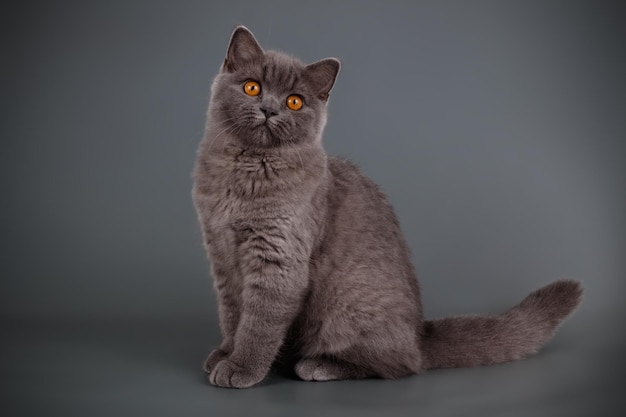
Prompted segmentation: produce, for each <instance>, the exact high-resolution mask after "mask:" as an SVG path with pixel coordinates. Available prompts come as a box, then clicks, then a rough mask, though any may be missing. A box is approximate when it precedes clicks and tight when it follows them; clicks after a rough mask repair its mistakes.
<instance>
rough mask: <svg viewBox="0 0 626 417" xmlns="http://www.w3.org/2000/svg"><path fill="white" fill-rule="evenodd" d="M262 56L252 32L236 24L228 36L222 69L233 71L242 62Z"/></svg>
mask: <svg viewBox="0 0 626 417" xmlns="http://www.w3.org/2000/svg"><path fill="white" fill-rule="evenodd" d="M262 56H263V49H262V48H261V45H259V43H258V42H257V41H256V39H255V38H254V35H253V34H252V32H250V31H249V30H248V28H246V27H245V26H237V27H236V28H235V30H234V31H233V34H232V36H231V37H230V43H229V44H228V51H227V52H226V59H225V60H224V66H223V70H224V71H228V72H233V71H235V70H237V68H239V67H240V66H241V65H242V64H243V63H245V62H250V61H254V60H256V59H259V58H260V57H262Z"/></svg>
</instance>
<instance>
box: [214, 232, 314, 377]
mask: <svg viewBox="0 0 626 417" xmlns="http://www.w3.org/2000/svg"><path fill="white" fill-rule="evenodd" d="M256 244H257V246H258V242H257V243H256ZM242 249H244V248H243V247H242ZM257 252H258V251H257ZM240 253H242V254H243V256H242V259H241V261H242V265H243V266H242V269H243V271H244V275H243V291H242V309H241V316H240V319H239V324H238V326H237V331H236V332H235V337H234V340H233V342H234V343H233V350H232V352H231V353H230V355H229V356H228V357H227V358H224V359H222V360H221V361H220V362H218V363H217V364H216V365H215V368H214V369H212V371H211V375H210V382H211V383H212V384H214V385H217V386H220V387H233V388H246V387H250V386H252V385H255V384H257V383H258V382H260V381H261V380H262V379H263V378H264V377H265V375H266V374H267V373H268V371H269V369H270V366H271V365H272V362H273V361H274V359H275V357H276V355H277V353H278V350H279V348H280V346H281V345H282V343H283V340H284V338H285V335H286V333H287V329H288V328H289V326H290V324H291V323H292V322H293V320H294V318H295V316H296V314H297V312H298V310H299V308H300V304H301V302H302V298H303V296H304V293H305V290H306V287H307V272H308V270H307V264H306V263H305V262H299V263H296V262H294V261H293V257H292V256H281V257H276V254H275V253H274V254H258V253H256V254H255V251H253V250H242V251H240Z"/></svg>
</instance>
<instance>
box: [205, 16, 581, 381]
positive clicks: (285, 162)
mask: <svg viewBox="0 0 626 417" xmlns="http://www.w3.org/2000/svg"><path fill="white" fill-rule="evenodd" d="M339 66H340V65H339V61H337V60H336V59H333V58H329V59H325V60H322V61H319V62H317V63H314V64H311V65H304V64H302V63H301V62H300V61H298V60H297V59H295V58H292V57H289V56H287V55H284V54H281V53H278V52H272V51H268V52H265V51H263V50H262V49H261V47H260V46H259V44H258V43H257V41H256V40H255V38H254V36H253V35H252V33H250V31H248V30H247V29H246V28H244V27H238V28H236V29H235V31H234V32H233V35H232V38H231V41H230V44H229V47H228V51H227V55H226V59H225V61H224V65H223V66H222V69H221V71H220V73H219V74H218V75H217V77H216V78H215V81H214V83H213V86H212V96H211V102H210V105H209V110H208V119H207V126H206V136H205V138H204V140H203V141H202V142H201V144H200V147H199V150H198V158H197V163H196V166H195V170H194V186H193V200H194V203H195V206H196V209H197V213H198V217H199V220H200V225H201V228H202V233H203V237H204V244H205V247H206V251H207V254H208V257H209V260H210V263H211V272H212V275H213V278H214V282H215V289H216V292H217V296H218V302H219V303H218V305H219V317H220V326H221V332H222V336H223V341H222V343H221V345H220V346H219V347H218V348H217V349H215V350H213V351H212V352H211V353H210V355H209V357H208V358H207V360H206V362H205V364H204V370H205V371H206V372H207V373H208V374H209V378H210V381H211V383H212V384H215V385H217V386H221V387H236V388H244V387H250V386H252V385H255V384H257V383H259V382H260V381H261V380H263V378H264V377H265V375H266V374H267V373H268V371H269V369H270V367H271V365H272V363H274V362H275V361H276V359H277V358H278V357H287V356H289V357H292V358H295V360H294V364H295V365H294V369H295V372H296V374H297V375H298V376H299V377H300V378H302V379H304V380H309V381H311V380H315V381H326V380H335V379H349V378H368V377H382V378H399V377H402V376H405V375H411V374H416V373H419V372H421V371H423V370H425V369H432V368H441V367H460V366H477V365H487V364H494V363H500V362H507V361H513V360H517V359H520V358H523V357H525V356H527V355H529V354H531V353H533V352H536V351H537V349H539V347H540V346H541V345H542V344H543V343H545V342H546V341H547V340H548V339H549V338H550V337H551V336H552V334H553V333H554V331H555V329H556V328H557V326H558V325H559V324H560V323H561V322H562V321H563V320H564V319H565V318H566V317H567V316H568V315H569V314H571V313H572V311H573V310H574V309H575V308H576V306H577V305H578V303H579V301H580V297H581V293H582V289H581V287H580V285H579V284H578V283H577V282H574V281H567V280H564V281H557V282H554V283H552V284H550V285H548V286H546V287H544V288H541V289H539V290H537V291H535V292H533V293H531V294H530V295H528V296H527V297H526V298H525V299H524V300H523V301H522V302H521V303H520V304H519V305H517V306H515V307H513V308H512V309H510V310H508V311H507V312H505V313H503V314H501V315H494V316H486V315H483V316H463V317H451V318H444V319H440V320H433V321H425V320H424V319H423V318H422V306H421V301H420V291H419V287H418V284H417V279H416V276H415V271H414V268H413V266H412V265H411V261H410V256H409V250H408V248H407V245H406V243H405V240H404V238H403V236H402V233H401V231H400V228H399V225H398V221H397V219H396V217H395V215H394V212H393V210H392V208H391V206H390V204H389V202H388V201H387V199H386V198H385V196H384V195H383V193H382V192H381V191H380V189H379V188H378V187H377V186H376V184H374V183H373V182H372V181H371V180H369V179H368V178H366V177H365V176H364V175H363V174H362V173H361V172H360V171H359V170H358V169H357V167H355V166H354V165H353V164H351V163H350V162H348V161H346V160H343V159H340V158H336V157H332V156H328V155H327V154H326V152H325V151H324V149H323V147H322V131H323V129H324V125H325V123H326V107H327V99H328V95H329V93H330V90H331V88H332V86H333V84H334V82H335V78H336V76H337V73H338V72H339ZM248 81H256V82H257V83H258V84H259V85H260V89H261V90H260V94H258V95H255V96H251V95H248V94H247V93H246V92H245V91H244V86H245V84H246V83H247V82H248ZM293 94H297V95H298V97H299V98H300V99H301V100H302V102H303V103H304V105H303V107H302V108H301V109H299V110H292V109H290V108H289V107H288V106H287V97H289V96H290V95H293Z"/></svg>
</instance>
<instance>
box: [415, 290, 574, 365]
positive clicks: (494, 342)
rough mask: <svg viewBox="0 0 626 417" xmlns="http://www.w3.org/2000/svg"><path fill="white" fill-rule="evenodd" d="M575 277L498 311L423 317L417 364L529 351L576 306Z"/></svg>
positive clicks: (479, 361) (511, 356) (467, 361)
mask: <svg viewBox="0 0 626 417" xmlns="http://www.w3.org/2000/svg"><path fill="white" fill-rule="evenodd" d="M582 292H583V290H582V287H581V285H580V283H578V282H576V281H570V280H562V281H556V282H553V283H552V284H549V285H546V286H545V287H542V288H540V289H538V290H536V291H533V292H532V293H530V294H529V295H528V296H527V297H526V298H524V300H522V302H521V303H519V304H518V305H516V306H515V307H513V308H511V309H510V310H508V311H507V312H505V313H503V314H500V315H478V316H460V317H446V318H443V319H438V320H426V321H424V327H423V329H422V334H421V342H422V354H423V364H422V368H423V369H434V368H453V367H472V366H478V365H490V364H495V363H502V362H510V361H514V360H517V359H521V358H523V357H525V356H528V355H530V354H532V353H535V352H536V351H537V350H538V349H539V348H540V347H541V346H542V345H543V344H544V343H545V342H546V341H548V339H550V337H552V335H553V334H554V332H555V331H556V329H557V327H558V326H559V325H560V324H561V323H562V322H563V320H565V318H567V316H569V315H570V314H571V313H572V312H573V311H574V310H575V309H576V307H577V306H578V304H579V303H580V300H581V297H582Z"/></svg>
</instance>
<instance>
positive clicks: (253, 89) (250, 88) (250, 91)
mask: <svg viewBox="0 0 626 417" xmlns="http://www.w3.org/2000/svg"><path fill="white" fill-rule="evenodd" d="M243 91H245V93H246V94H247V95H249V96H258V95H259V94H260V93H261V84H259V83H257V82H256V81H248V82H247V83H245V84H244V85H243Z"/></svg>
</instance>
